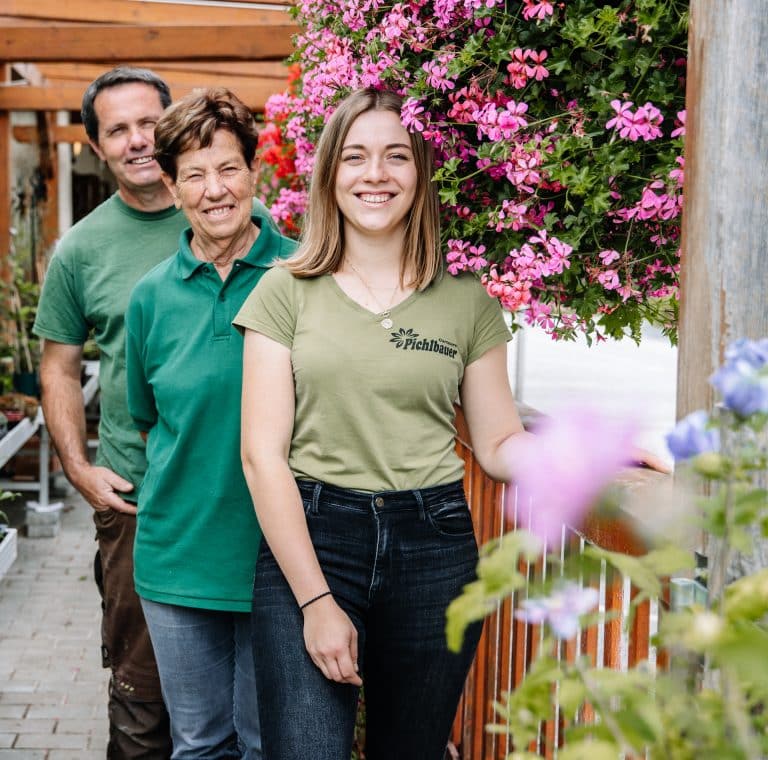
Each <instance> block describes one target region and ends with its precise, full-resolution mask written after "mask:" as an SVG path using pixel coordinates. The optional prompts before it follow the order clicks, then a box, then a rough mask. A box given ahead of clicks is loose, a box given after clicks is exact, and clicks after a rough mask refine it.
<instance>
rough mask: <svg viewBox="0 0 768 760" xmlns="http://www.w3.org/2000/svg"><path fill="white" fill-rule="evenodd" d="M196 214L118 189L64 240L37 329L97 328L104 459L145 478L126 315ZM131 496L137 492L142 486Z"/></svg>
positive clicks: (50, 332) (56, 333) (55, 333)
mask: <svg viewBox="0 0 768 760" xmlns="http://www.w3.org/2000/svg"><path fill="white" fill-rule="evenodd" d="M187 224H188V222H187V221H186V218H185V217H184V215H183V214H182V213H181V211H178V210H177V209H175V208H174V207H173V206H171V207H170V208H167V209H165V210H164V211H158V212H156V213H146V212H143V211H137V210H136V209H133V208H131V207H130V206H128V205H127V204H125V203H124V202H123V201H122V200H121V199H120V197H119V196H118V195H117V194H115V195H113V196H112V197H111V198H109V199H108V200H106V201H105V202H104V203H102V204H101V205H100V206H98V207H97V208H96V209H94V210H93V211H92V212H91V213H90V214H89V215H88V216H86V217H85V218H84V219H82V220H81V221H79V222H78V223H77V224H76V225H75V226H74V227H72V228H71V229H70V230H69V231H68V232H67V234H66V235H64V237H62V239H61V241H60V242H59V244H58V245H57V247H56V253H55V255H54V256H53V258H52V259H51V263H50V266H49V267H48V272H47V273H46V276H45V282H44V283H43V290H42V293H41V295H40V304H39V306H38V310H37V318H36V320H35V326H34V332H35V334H36V335H39V336H40V337H42V338H48V339H50V340H54V341H57V342H58V343H68V344H71V345H82V344H83V343H84V342H85V340H86V339H87V337H88V333H89V331H90V330H91V329H93V330H94V338H95V340H96V343H97V344H98V346H99V349H100V350H101V358H100V365H99V385H100V388H101V420H100V422H99V450H98V454H97V459H96V461H97V463H98V464H101V465H104V466H105V467H109V469H111V470H114V471H115V472H116V473H117V474H118V475H120V476H121V477H123V478H125V479H126V480H129V481H130V482H131V483H133V484H134V487H135V486H137V485H138V484H139V483H140V482H141V479H142V477H143V476H144V468H145V466H146V462H145V458H144V443H143V442H142V440H141V438H139V435H138V433H137V432H136V428H135V427H134V425H133V423H132V421H131V419H130V417H129V415H128V409H127V407H126V404H125V334H124V331H123V320H124V315H125V310H126V308H127V306H128V296H129V295H130V293H131V290H132V289H133V286H134V285H135V284H136V281H137V280H138V279H139V278H140V277H142V276H143V275H144V274H146V273H147V272H148V271H149V270H150V269H151V268H152V267H154V266H155V265H156V264H158V263H159V262H161V261H162V260H163V259H165V258H168V256H170V255H171V254H172V253H173V252H174V251H175V250H176V249H177V248H178V241H179V234H180V232H181V230H182V229H184V227H185V226H187ZM127 498H131V499H132V500H133V499H135V491H134V492H132V493H131V494H130V495H128V496H127Z"/></svg>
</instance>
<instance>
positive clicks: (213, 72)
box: [30, 61, 288, 87]
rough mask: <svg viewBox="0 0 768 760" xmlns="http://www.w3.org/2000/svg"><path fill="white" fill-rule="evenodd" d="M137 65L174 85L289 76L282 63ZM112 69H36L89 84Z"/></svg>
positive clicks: (51, 77) (47, 65)
mask: <svg viewBox="0 0 768 760" xmlns="http://www.w3.org/2000/svg"><path fill="white" fill-rule="evenodd" d="M134 65H136V66H140V67H142V68H147V69H152V70H153V71H155V72H156V73H157V74H159V75H160V76H161V77H163V78H164V79H168V80H173V81H175V82H183V81H186V78H188V77H195V76H196V77H197V80H198V81H200V82H201V83H205V82H207V81H208V80H210V79H212V78H214V77H217V78H223V77H233V78H236V79H240V78H242V77H250V78H256V79H279V80H280V81H282V82H284V81H286V79H287V77H288V67H287V66H286V65H285V64H284V63H282V62H281V61H253V62H243V61H228V62H220V61H199V62H195V63H184V62H176V61H173V62H170V63H169V62H167V61H166V62H163V61H138V62H136V63H135V64H134ZM112 66H113V64H111V63H106V62H104V61H99V62H98V63H39V64H37V65H36V66H35V67H34V68H35V69H36V70H37V72H38V73H39V74H40V75H41V76H43V77H45V78H46V79H47V80H49V81H51V80H56V81H58V80H61V81H65V82H66V81H69V82H72V81H74V80H76V81H81V82H84V83H85V85H88V84H90V83H91V82H92V81H93V80H94V79H96V77H98V76H100V75H101V74H103V73H104V72H105V71H107V70H108V69H111V68H112ZM30 84H35V82H30ZM37 84H43V82H37ZM233 87H234V85H233Z"/></svg>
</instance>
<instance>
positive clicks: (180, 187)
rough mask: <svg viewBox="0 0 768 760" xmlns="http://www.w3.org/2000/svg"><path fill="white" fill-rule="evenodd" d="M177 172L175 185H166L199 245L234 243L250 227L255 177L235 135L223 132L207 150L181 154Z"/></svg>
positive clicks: (199, 149) (217, 133)
mask: <svg viewBox="0 0 768 760" xmlns="http://www.w3.org/2000/svg"><path fill="white" fill-rule="evenodd" d="M176 170H177V171H176V181H175V182H173V181H172V180H171V179H170V178H169V177H166V178H165V181H166V184H167V185H168V188H169V190H170V191H171V193H172V194H173V196H174V198H175V199H176V201H177V203H179V204H180V206H181V208H182V210H183V211H184V213H185V214H186V216H187V218H188V219H189V223H190V224H191V225H192V232H193V234H194V236H195V238H197V243H198V245H200V246H201V247H204V246H205V243H206V241H217V242H219V243H221V242H226V241H227V240H232V239H234V238H235V237H236V236H237V235H239V234H241V233H242V232H243V230H245V229H246V228H247V226H248V225H249V224H250V223H251V206H252V202H253V193H254V188H255V183H256V175H255V172H254V171H253V170H252V169H251V167H249V166H248V164H246V162H245V158H243V150H242V148H241V146H240V143H239V141H238V139H237V138H236V137H235V135H233V134H232V132H230V131H229V130H226V129H220V130H218V131H217V132H215V133H214V136H213V141H212V142H211V144H210V145H209V146H208V147H207V148H197V149H193V150H188V151H186V152H184V153H182V154H180V155H179V157H178V158H177V159H176Z"/></svg>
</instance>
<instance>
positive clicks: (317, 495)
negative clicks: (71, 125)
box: [312, 482, 323, 515]
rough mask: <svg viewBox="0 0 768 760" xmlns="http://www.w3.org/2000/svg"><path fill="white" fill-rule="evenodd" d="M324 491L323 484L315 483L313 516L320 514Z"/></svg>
mask: <svg viewBox="0 0 768 760" xmlns="http://www.w3.org/2000/svg"><path fill="white" fill-rule="evenodd" d="M322 490H323V484H322V483H320V482H318V483H315V490H314V491H312V514H313V515H319V514H320V504H319V502H320V491H322Z"/></svg>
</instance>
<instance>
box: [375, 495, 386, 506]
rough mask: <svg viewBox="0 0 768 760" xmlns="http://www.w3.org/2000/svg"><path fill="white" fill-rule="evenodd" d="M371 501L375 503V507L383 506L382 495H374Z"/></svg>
mask: <svg viewBox="0 0 768 760" xmlns="http://www.w3.org/2000/svg"><path fill="white" fill-rule="evenodd" d="M373 503H374V504H375V505H376V506H377V507H383V506H384V497H383V496H377V497H376V498H375V499H374V500H373Z"/></svg>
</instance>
